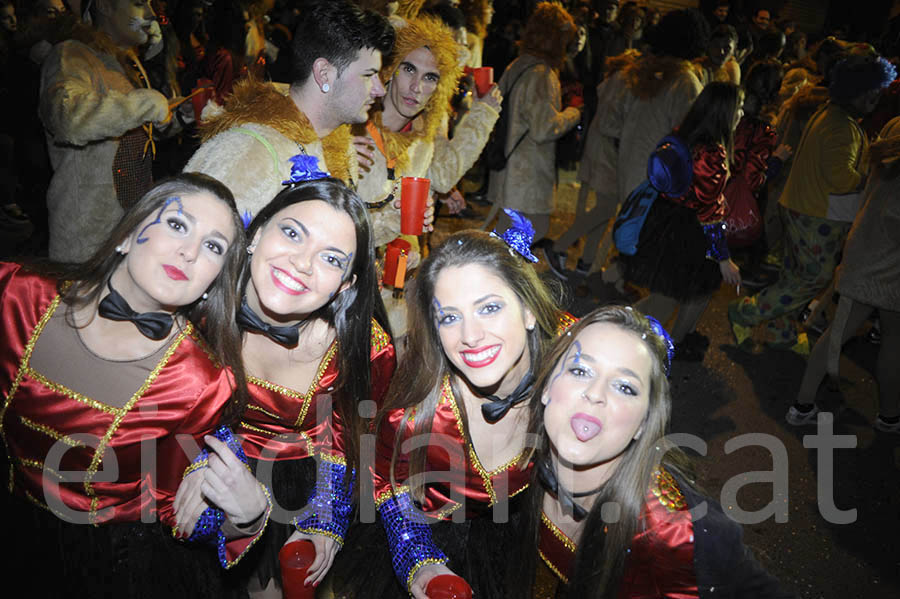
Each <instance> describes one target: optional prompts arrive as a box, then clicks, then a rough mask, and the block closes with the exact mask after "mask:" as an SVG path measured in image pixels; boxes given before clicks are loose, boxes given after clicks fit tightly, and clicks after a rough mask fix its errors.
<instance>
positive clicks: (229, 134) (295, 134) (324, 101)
mask: <svg viewBox="0 0 900 599" xmlns="http://www.w3.org/2000/svg"><path fill="white" fill-rule="evenodd" d="M292 44H293V45H292V52H293V58H294V61H293V70H294V77H293V82H292V83H291V85H290V90H289V91H288V93H287V94H285V93H282V91H281V90H280V89H279V88H278V87H276V86H275V85H273V84H269V83H263V82H260V81H255V80H250V79H247V80H244V81H241V82H239V83H237V84H235V86H234V93H233V94H232V96H231V97H230V99H229V100H228V101H226V103H225V110H224V112H222V113H220V114H218V115H216V116H209V117H208V118H207V115H204V123H203V125H202V126H201V134H202V137H203V144H202V145H201V146H200V148H199V149H198V150H197V151H196V152H195V153H194V155H193V156H192V157H191V159H190V160H189V161H188V163H187V165H186V166H185V170H188V171H198V172H203V173H207V174H209V175H211V176H213V177H216V178H218V179H220V180H221V181H222V182H223V183H225V184H226V185H228V187H229V189H231V191H232V192H233V193H234V197H235V199H236V201H237V204H238V208H239V209H240V211H241V214H242V215H244V214H245V213H249V216H251V217H252V216H253V215H255V214H256V213H257V212H259V211H260V210H261V209H262V208H263V206H265V205H266V204H267V203H268V202H269V200H271V199H272V198H273V197H275V195H276V194H277V193H278V192H279V191H280V190H281V182H282V181H285V180H287V179H289V177H290V174H291V169H292V168H293V167H292V164H293V162H292V158H293V157H297V156H304V155H309V156H315V157H316V158H318V159H319V162H320V163H322V164H323V168H325V169H326V170H327V171H328V172H329V173H331V175H332V176H334V177H335V178H337V179H340V180H341V181H343V182H344V183H347V184H355V181H356V180H357V175H358V166H357V161H356V153H355V151H354V150H353V145H352V143H351V133H350V124H351V123H364V122H365V121H366V118H367V115H368V111H369V107H370V106H371V105H372V103H373V102H375V100H376V99H378V98H379V97H381V96H383V95H384V86H382V84H381V81H380V80H379V78H378V71H379V69H380V68H381V57H382V55H386V54H387V53H389V52H390V51H391V48H392V47H393V44H394V29H393V27H391V25H390V23H389V22H388V21H387V19H386V18H385V17H382V16H381V15H379V14H378V13H375V12H372V11H363V10H361V9H360V8H358V7H357V6H356V5H354V4H353V3H351V2H349V1H348V0H315V1H314V2H312V3H310V4H308V5H305V6H304V10H303V14H302V16H301V19H300V22H299V24H298V25H297V29H296V31H295V32H294V38H293V42H292ZM207 112H209V111H208V110H207Z"/></svg>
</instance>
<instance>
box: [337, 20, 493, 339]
mask: <svg viewBox="0 0 900 599" xmlns="http://www.w3.org/2000/svg"><path fill="white" fill-rule="evenodd" d="M461 49H462V48H461V47H460V46H459V44H457V43H456V41H454V39H453V36H452V33H451V31H450V29H449V28H448V27H446V26H445V25H444V24H443V23H441V21H439V20H438V19H436V18H434V17H429V16H420V17H418V18H415V19H411V20H409V21H406V22H405V24H403V25H402V26H400V27H399V29H398V31H397V40H396V44H395V46H394V53H393V56H392V59H391V61H390V63H389V64H387V65H386V66H385V68H384V69H382V78H383V79H384V80H385V82H386V83H385V86H386V87H387V94H386V95H385V96H384V98H383V100H382V104H381V106H379V107H376V108H375V109H373V110H372V112H371V113H370V114H369V121H368V122H367V123H366V124H365V127H362V126H360V127H359V130H358V131H356V132H357V133H359V136H358V137H357V138H356V139H355V142H356V144H357V147H358V150H359V153H360V154H359V156H360V179H359V185H358V188H357V189H358V191H359V195H360V196H361V197H362V198H363V200H364V201H365V202H366V204H367V207H368V208H369V211H370V213H369V214H370V217H371V219H372V229H373V239H374V244H375V247H376V248H381V247H383V246H385V245H386V244H388V243H389V242H391V241H393V240H394V239H395V238H397V237H398V236H400V191H401V189H400V181H401V179H402V178H403V177H425V178H427V179H429V180H430V181H431V184H430V190H431V191H432V192H437V193H448V192H450V191H451V190H452V189H453V186H454V185H456V183H457V182H458V181H459V180H460V179H461V178H462V176H463V175H464V174H465V173H466V171H467V170H469V168H471V166H472V165H473V164H474V163H475V161H476V160H477V159H478V156H479V154H481V150H482V148H483V147H484V145H485V144H486V143H487V140H488V136H489V135H490V132H491V129H493V127H494V123H495V122H496V121H497V118H498V117H499V115H500V101H501V100H500V92H499V90H498V88H497V86H496V85H495V86H494V87H493V88H492V89H491V91H490V92H489V93H487V94H485V96H484V97H482V98H480V99H478V100H476V101H475V102H473V103H472V108H471V109H470V110H469V111H468V113H467V114H466V116H465V117H463V119H462V120H461V121H460V122H459V123H457V124H456V126H455V128H454V131H453V138H452V139H448V137H447V126H448V120H449V113H450V98H451V96H452V95H453V93H454V91H455V90H456V85H457V82H458V81H459V76H460V74H461V72H462V65H461V64H460V51H461ZM432 220H433V208H429V210H428V212H427V214H426V221H425V225H426V227H430V226H431V221H432ZM405 239H406V240H407V241H408V242H410V244H411V248H410V259H409V261H408V263H407V267H408V268H409V269H412V268H414V267H415V266H416V265H417V264H418V261H419V260H418V255H419V254H418V252H419V246H418V240H417V238H416V237H414V236H407V237H406V238H405ZM412 252H415V255H413V254H412ZM388 293H390V292H388ZM398 308H399V309H400V310H402V312H404V314H394V312H395V311H396V310H393V309H389V311H390V312H391V314H392V321H391V324H392V326H394V325H396V326H395V328H394V333H395V334H396V335H398V336H402V335H403V334H404V333H405V329H406V327H405V325H404V323H403V320H404V319H405V311H406V309H405V306H404V305H403V302H398Z"/></svg>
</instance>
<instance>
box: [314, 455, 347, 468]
mask: <svg viewBox="0 0 900 599" xmlns="http://www.w3.org/2000/svg"><path fill="white" fill-rule="evenodd" d="M319 457H320V458H322V460H323V461H325V462H328V463H329V464H339V465H341V466H346V465H347V459H346V458H345V457H344V456H342V455H334V454H331V453H319Z"/></svg>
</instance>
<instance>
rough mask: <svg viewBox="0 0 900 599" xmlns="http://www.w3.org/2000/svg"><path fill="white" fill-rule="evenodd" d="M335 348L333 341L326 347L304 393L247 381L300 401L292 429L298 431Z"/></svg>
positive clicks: (266, 383)
mask: <svg viewBox="0 0 900 599" xmlns="http://www.w3.org/2000/svg"><path fill="white" fill-rule="evenodd" d="M337 347H338V344H337V340H335V341H333V342H332V343H331V345H330V346H329V347H328V351H326V352H325V355H324V356H323V357H322V361H321V362H319V368H318V370H317V371H316V376H314V377H313V380H312V383H310V385H309V389H307V390H306V393H300V392H299V391H295V390H293V389H289V388H288V387H284V386H282V385H278V384H276V383H272V382H270V381H267V380H265V379H261V378H259V377H255V376H248V377H247V380H248V381H250V382H251V383H253V384H254V385H256V386H257V387H262V388H263V389H266V390H268V391H273V392H275V393H278V394H280V395H284V396H285V397H290V398H292V399H300V400H302V401H303V405H302V406H301V408H300V415H299V416H297V420H296V421H295V422H294V424H293V427H294V429H299V428H300V426H301V425H302V424H303V421H304V420H306V414H307V412H309V404H310V403H311V402H312V399H313V397H315V394H316V390H317V389H318V388H319V381H321V380H322V375H324V374H325V371H326V370H327V369H328V366H329V365H330V364H331V360H332V359H334V356H335V354H336V353H337ZM301 434H302V433H301Z"/></svg>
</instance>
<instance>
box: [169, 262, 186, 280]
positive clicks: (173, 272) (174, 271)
mask: <svg viewBox="0 0 900 599" xmlns="http://www.w3.org/2000/svg"><path fill="white" fill-rule="evenodd" d="M163 270H164V271H166V275H168V277H169V278H170V279H172V280H173V281H187V280H188V277H187V275H186V274H184V271H182V270H181V269H180V268H178V267H177V266H172V265H171V264H163Z"/></svg>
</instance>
